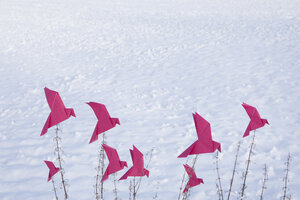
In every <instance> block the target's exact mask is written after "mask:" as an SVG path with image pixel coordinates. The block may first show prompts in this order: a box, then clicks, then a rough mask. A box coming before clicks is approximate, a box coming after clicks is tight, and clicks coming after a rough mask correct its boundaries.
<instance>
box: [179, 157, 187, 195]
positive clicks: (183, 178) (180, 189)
mask: <svg viewBox="0 0 300 200" xmlns="http://www.w3.org/2000/svg"><path fill="white" fill-rule="evenodd" d="M186 163H187V161H186ZM184 180H185V172H183V177H182V180H181V184H180V188H179V195H178V200H180V197H181V191H182V187H183V183H184Z"/></svg>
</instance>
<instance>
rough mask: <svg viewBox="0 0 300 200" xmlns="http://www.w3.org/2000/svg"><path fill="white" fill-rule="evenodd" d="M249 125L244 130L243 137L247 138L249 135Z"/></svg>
mask: <svg viewBox="0 0 300 200" xmlns="http://www.w3.org/2000/svg"><path fill="white" fill-rule="evenodd" d="M250 130H251V129H250V123H249V125H248V126H247V128H246V131H245V133H244V135H243V137H247V136H248V135H249V134H250Z"/></svg>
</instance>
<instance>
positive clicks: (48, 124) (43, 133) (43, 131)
mask: <svg viewBox="0 0 300 200" xmlns="http://www.w3.org/2000/svg"><path fill="white" fill-rule="evenodd" d="M50 120H51V115H49V116H48V118H47V121H46V123H45V125H44V127H43V130H42V132H41V135H40V136H42V135H45V134H46V133H47V131H48V128H49V127H50Z"/></svg>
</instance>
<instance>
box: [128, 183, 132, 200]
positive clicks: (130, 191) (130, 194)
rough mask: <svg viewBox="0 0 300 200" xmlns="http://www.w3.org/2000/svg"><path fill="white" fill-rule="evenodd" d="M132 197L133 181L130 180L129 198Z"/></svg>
mask: <svg viewBox="0 0 300 200" xmlns="http://www.w3.org/2000/svg"><path fill="white" fill-rule="evenodd" d="M131 198H132V181H131V180H130V182H129V200H131Z"/></svg>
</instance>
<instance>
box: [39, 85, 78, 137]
mask: <svg viewBox="0 0 300 200" xmlns="http://www.w3.org/2000/svg"><path fill="white" fill-rule="evenodd" d="M44 90H45V95H46V99H47V102H48V105H49V107H50V110H51V112H50V114H49V116H48V118H47V121H46V123H45V125H44V127H43V130H42V132H41V136H42V135H44V134H46V133H47V131H48V128H51V127H52V126H55V125H57V124H59V123H60V122H62V121H64V120H66V119H68V118H69V117H70V116H73V117H76V115H75V112H74V110H73V109H72V108H66V107H65V105H64V103H63V101H62V100H61V98H60V96H59V93H58V92H56V91H53V90H50V89H48V88H46V87H45V88H44Z"/></svg>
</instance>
